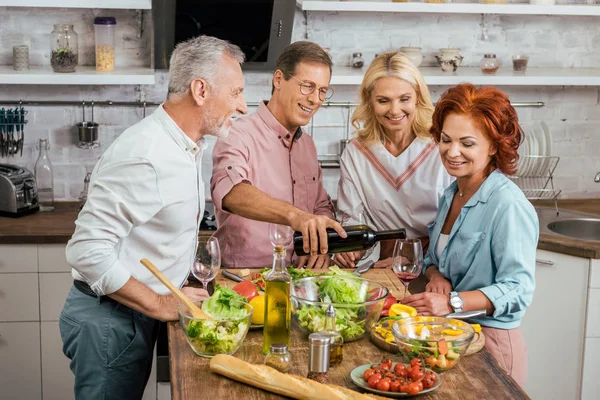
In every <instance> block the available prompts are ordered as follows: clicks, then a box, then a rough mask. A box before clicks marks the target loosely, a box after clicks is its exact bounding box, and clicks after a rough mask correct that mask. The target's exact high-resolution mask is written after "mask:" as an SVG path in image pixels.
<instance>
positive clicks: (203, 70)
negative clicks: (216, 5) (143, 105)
mask: <svg viewBox="0 0 600 400" xmlns="http://www.w3.org/2000/svg"><path fill="white" fill-rule="evenodd" d="M223 54H228V55H230V56H231V57H233V58H234V59H235V60H236V61H237V62H239V63H240V64H242V63H243V62H244V58H245V56H244V53H243V52H242V50H240V48H239V47H238V46H236V45H234V44H231V43H229V42H228V41H226V40H222V39H218V38H216V37H212V36H205V35H202V36H198V37H195V38H192V39H189V40H186V41H185V42H181V43H179V44H178V45H177V46H176V47H175V50H173V54H172V55H171V61H170V68H169V92H168V95H167V97H169V96H171V95H185V94H187V93H188V92H189V91H190V84H191V83H192V81H193V80H194V79H198V78H203V79H205V80H206V81H207V82H208V84H209V85H211V84H212V83H214V82H215V79H216V76H217V74H218V71H219V63H220V62H221V56H222V55H223Z"/></svg>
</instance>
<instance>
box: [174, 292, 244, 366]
mask: <svg viewBox="0 0 600 400" xmlns="http://www.w3.org/2000/svg"><path fill="white" fill-rule="evenodd" d="M195 304H196V305H197V306H198V307H200V308H201V309H202V310H203V311H204V312H205V313H207V314H208V315H210V317H211V318H212V319H210V320H207V319H197V318H194V317H193V316H192V314H191V312H190V311H189V309H188V308H187V307H186V306H185V305H183V304H181V305H180V306H179V308H178V309H177V312H178V313H179V323H180V324H181V328H182V329H183V332H184V333H185V337H186V339H187V341H188V343H189V344H190V347H191V348H192V350H193V351H194V353H196V354H198V355H199V356H202V357H208V358H210V357H212V356H214V355H216V354H233V353H235V352H236V351H237V349H238V348H239V347H240V345H241V344H242V342H243V341H244V339H245V338H246V334H247V333H248V328H249V327H250V322H251V320H252V313H253V312H254V308H252V306H251V305H250V304H248V302H247V301H246V298H245V297H243V296H240V295H239V294H237V293H236V292H234V291H233V290H231V289H228V288H225V287H222V286H219V285H215V291H214V293H213V295H212V296H210V297H209V298H208V299H206V300H204V301H198V302H196V303H195Z"/></svg>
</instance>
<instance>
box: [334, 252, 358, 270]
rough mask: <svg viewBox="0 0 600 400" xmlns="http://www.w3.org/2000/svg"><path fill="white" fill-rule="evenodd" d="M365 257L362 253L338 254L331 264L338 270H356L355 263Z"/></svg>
mask: <svg viewBox="0 0 600 400" xmlns="http://www.w3.org/2000/svg"><path fill="white" fill-rule="evenodd" d="M364 255H365V252H364V251H351V252H348V253H338V254H336V255H335V257H333V263H334V264H335V265H337V266H338V267H340V268H356V262H357V261H358V260H360V259H361V258H362V257H363V256H364Z"/></svg>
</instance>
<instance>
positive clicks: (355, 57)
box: [350, 53, 365, 68]
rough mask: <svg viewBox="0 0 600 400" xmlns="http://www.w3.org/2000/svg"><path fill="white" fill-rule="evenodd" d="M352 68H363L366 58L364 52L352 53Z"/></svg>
mask: <svg viewBox="0 0 600 400" xmlns="http://www.w3.org/2000/svg"><path fill="white" fill-rule="evenodd" d="M350 65H352V68H362V67H364V65H365V59H364V58H363V56H362V53H352V61H351V62H350Z"/></svg>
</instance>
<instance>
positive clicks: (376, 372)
mask: <svg viewBox="0 0 600 400" xmlns="http://www.w3.org/2000/svg"><path fill="white" fill-rule="evenodd" d="M374 376H376V377H377V379H381V378H382V375H381V372H379V371H373V374H372V375H371V378H372V377H374ZM369 379H370V378H369Z"/></svg>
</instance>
